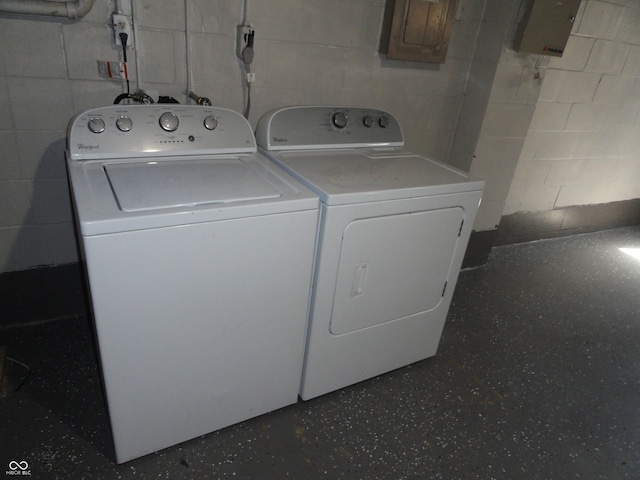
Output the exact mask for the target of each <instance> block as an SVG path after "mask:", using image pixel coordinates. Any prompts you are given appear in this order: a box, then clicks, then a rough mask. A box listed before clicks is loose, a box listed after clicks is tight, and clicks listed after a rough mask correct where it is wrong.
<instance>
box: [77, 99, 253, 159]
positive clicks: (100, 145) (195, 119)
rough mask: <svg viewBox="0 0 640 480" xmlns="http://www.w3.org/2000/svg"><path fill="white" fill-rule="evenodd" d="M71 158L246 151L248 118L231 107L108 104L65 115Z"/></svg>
mask: <svg viewBox="0 0 640 480" xmlns="http://www.w3.org/2000/svg"><path fill="white" fill-rule="evenodd" d="M67 139H68V140H67V142H68V144H67V149H68V151H69V155H70V157H71V159H72V160H89V159H101V158H134V157H150V156H156V157H157V156H176V155H199V154H224V153H252V152H255V151H256V142H255V138H254V136H253V131H252V129H251V125H249V122H247V120H246V119H245V118H244V117H243V116H242V115H240V114H239V113H237V112H234V111H232V110H228V109H225V108H218V107H204V106H199V105H175V104H166V105H111V106H108V107H100V108H94V109H91V110H87V111H84V112H82V113H80V114H78V115H76V116H75V117H73V118H72V119H71V121H70V122H69V126H68V132H67Z"/></svg>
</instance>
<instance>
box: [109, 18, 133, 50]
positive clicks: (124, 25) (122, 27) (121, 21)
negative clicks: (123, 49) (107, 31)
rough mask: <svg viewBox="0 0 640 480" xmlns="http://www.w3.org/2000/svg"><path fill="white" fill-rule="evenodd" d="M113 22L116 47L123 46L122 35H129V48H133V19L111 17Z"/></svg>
mask: <svg viewBox="0 0 640 480" xmlns="http://www.w3.org/2000/svg"><path fill="white" fill-rule="evenodd" d="M111 19H112V21H113V39H114V41H115V43H116V45H119V46H121V45H122V40H121V39H120V34H121V33H126V34H127V45H126V46H127V47H131V48H133V32H132V31H131V19H130V18H129V17H127V16H126V15H116V14H114V15H113V16H112V17H111Z"/></svg>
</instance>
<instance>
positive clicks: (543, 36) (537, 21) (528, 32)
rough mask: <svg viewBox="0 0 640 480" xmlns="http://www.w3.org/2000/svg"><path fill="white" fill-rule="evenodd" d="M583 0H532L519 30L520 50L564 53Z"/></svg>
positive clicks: (558, 55)
mask: <svg viewBox="0 0 640 480" xmlns="http://www.w3.org/2000/svg"><path fill="white" fill-rule="evenodd" d="M578 8H580V0H530V1H529V2H528V4H527V10H526V11H525V14H524V16H523V17H522V21H521V22H520V24H519V26H518V32H517V34H516V41H515V49H516V50H517V51H518V52H525V53H535V54H538V55H552V56H554V57H561V56H562V53H563V52H564V49H565V46H566V45H567V40H568V39H569V35H570V34H571V29H572V28H573V24H574V22H575V20H576V16H577V15H578Z"/></svg>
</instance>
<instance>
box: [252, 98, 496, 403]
mask: <svg viewBox="0 0 640 480" xmlns="http://www.w3.org/2000/svg"><path fill="white" fill-rule="evenodd" d="M256 139H257V142H258V147H259V151H262V152H263V153H265V154H266V155H268V156H269V157H270V158H271V159H273V160H274V161H275V162H276V163H278V164H279V165H280V166H281V167H283V168H284V169H285V170H287V171H288V172H289V173H291V174H292V175H293V176H294V177H296V178H297V179H298V180H300V181H301V182H302V183H304V184H305V185H306V186H308V187H309V188H311V189H312V190H313V191H314V192H315V193H317V194H318V195H319V196H320V200H321V207H320V219H319V233H318V246H317V252H316V262H315V273H314V283H313V293H312V301H311V308H310V313H309V327H308V334H307V346H306V352H305V360H304V367H303V375H302V386H301V390H300V396H301V397H302V399H304V400H307V399H310V398H313V397H316V396H318V395H322V394H325V393H328V392H331V391H333V390H337V389H339V388H342V387H345V386H347V385H351V384H354V383H356V382H359V381H361V380H365V379H367V378H371V377H374V376H376V375H379V374H382V373H385V372H388V371H391V370H393V369H396V368H399V367H402V366H405V365H408V364H411V363H413V362H416V361H418V360H422V359H425V358H427V357H430V356H433V355H435V353H436V350H437V347H438V343H439V341H440V336H441V333H442V329H443V326H444V323H445V319H446V316H447V312H448V309H449V305H450V302H451V297H452V295H453V291H454V287H455V284H456V281H457V278H458V273H459V270H460V266H461V264H462V260H463V256H464V253H465V249H466V247H467V243H468V240H469V236H470V234H471V229H472V227H473V223H474V219H475V216H476V213H477V210H478V206H479V203H480V199H481V196H482V190H483V187H484V182H482V181H480V180H475V179H472V178H470V177H469V175H467V174H466V173H464V172H461V171H459V170H456V169H454V168H452V167H450V166H447V165H444V164H442V163H439V162H437V161H434V160H432V159H430V158H427V157H424V156H421V155H417V154H414V153H411V152H409V151H406V150H405V149H404V139H403V135H402V130H401V128H400V125H399V124H398V122H397V120H396V119H395V118H394V117H393V115H391V114H389V113H387V112H384V111H381V110H375V109H366V108H346V107H345V108H334V107H289V108H283V109H279V110H276V111H273V112H270V113H268V114H265V115H264V116H263V117H262V118H261V119H260V121H259V123H258V126H257V130H256Z"/></svg>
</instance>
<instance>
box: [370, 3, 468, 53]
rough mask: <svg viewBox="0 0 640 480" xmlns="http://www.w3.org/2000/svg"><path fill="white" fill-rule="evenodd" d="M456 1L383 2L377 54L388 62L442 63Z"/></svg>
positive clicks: (447, 44) (447, 45)
mask: <svg viewBox="0 0 640 480" xmlns="http://www.w3.org/2000/svg"><path fill="white" fill-rule="evenodd" d="M455 7H456V0H387V2H386V7H385V14H384V20H383V25H382V33H381V35H380V48H379V51H380V53H382V54H383V55H386V56H387V58H388V59H390V60H408V61H413V62H431V63H444V61H445V58H446V56H447V48H448V47H449V35H450V34H451V26H452V24H453V16H454V12H455Z"/></svg>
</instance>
